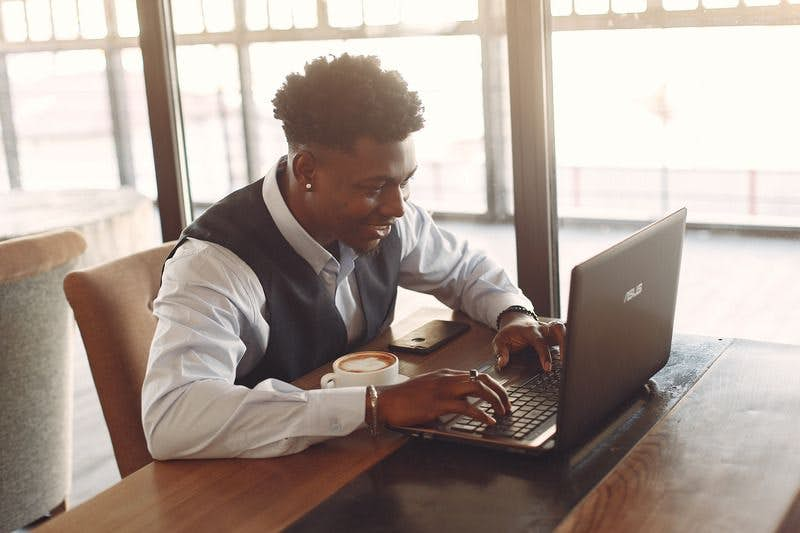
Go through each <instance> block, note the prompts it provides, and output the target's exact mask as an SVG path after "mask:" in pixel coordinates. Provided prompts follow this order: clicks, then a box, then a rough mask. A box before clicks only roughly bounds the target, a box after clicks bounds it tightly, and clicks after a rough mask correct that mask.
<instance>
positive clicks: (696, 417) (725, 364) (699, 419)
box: [557, 340, 800, 533]
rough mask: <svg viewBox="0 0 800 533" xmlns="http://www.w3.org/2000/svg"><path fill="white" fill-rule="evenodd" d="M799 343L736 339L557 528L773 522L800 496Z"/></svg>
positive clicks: (787, 521) (730, 527) (756, 527)
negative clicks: (792, 344) (791, 344)
mask: <svg viewBox="0 0 800 533" xmlns="http://www.w3.org/2000/svg"><path fill="white" fill-rule="evenodd" d="M798 420H800V347H798V346H790V345H781V344H768V343H760V342H752V341H743V340H737V341H736V342H734V343H733V344H732V345H731V347H730V348H728V350H727V351H726V352H725V353H724V354H722V356H720V358H719V359H718V360H717V362H716V363H715V364H714V365H713V366H712V367H711V369H710V370H709V371H708V372H707V373H706V374H705V375H704V376H703V377H702V378H701V380H700V381H699V382H698V383H697V385H695V387H694V388H693V389H692V390H691V391H689V393H687V395H686V396H685V397H684V398H683V399H682V400H681V402H679V403H678V405H677V406H676V407H675V408H674V409H673V411H672V412H671V413H670V414H669V415H668V416H667V417H666V418H664V419H663V420H662V421H661V422H659V423H658V424H657V425H656V426H655V427H654V428H653V429H652V430H651V431H650V432H649V433H648V434H647V435H646V436H645V438H644V439H642V441H640V442H639V444H637V446H636V447H635V448H633V449H632V450H631V451H630V453H628V455H627V456H626V457H625V458H624V459H623V460H622V461H621V462H620V464H619V465H617V467H616V468H615V469H614V470H612V471H611V472H610V473H609V474H608V476H606V477H605V478H604V479H603V480H602V481H601V482H600V483H599V484H598V485H597V486H596V487H595V488H594V489H593V490H592V491H591V492H590V493H589V494H587V495H586V497H585V498H584V499H583V500H582V501H581V502H580V503H579V504H578V505H577V506H576V507H575V509H573V511H572V512H571V513H570V514H569V515H568V516H567V517H566V518H565V520H564V521H563V522H562V524H561V525H560V526H559V528H558V529H557V531H559V532H562V533H564V532H571V531H593V532H603V531H614V532H619V531H748V532H758V531H775V530H776V529H778V528H779V527H781V523H782V522H783V524H784V526H786V525H791V524H792V523H795V522H794V521H795V520H796V519H795V518H793V517H796V516H797V509H794V507H796V506H797V505H798V504H799V503H800V502H798V501H797V500H795V496H796V494H797V493H798V489H800V452H798V450H799V449H800V448H798V442H800V422H798Z"/></svg>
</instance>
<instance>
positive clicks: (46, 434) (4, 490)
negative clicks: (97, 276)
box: [0, 230, 86, 531]
mask: <svg viewBox="0 0 800 533" xmlns="http://www.w3.org/2000/svg"><path fill="white" fill-rule="evenodd" d="M85 249H86V242H85V241H84V239H83V237H82V236H81V234H80V233H78V232H76V231H74V230H66V231H56V232H49V233H42V234H38V235H31V236H27V237H20V238H15V239H9V240H7V241H3V242H0V376H2V384H0V450H2V456H1V458H0V479H2V483H0V531H9V530H13V529H17V528H21V527H23V526H25V525H27V524H30V523H31V522H33V521H35V520H37V519H39V518H42V517H44V516H45V515H47V514H50V513H55V512H59V511H62V510H64V509H65V508H66V506H67V495H68V493H69V484H70V477H71V472H70V464H71V451H72V450H71V442H72V424H71V421H72V358H71V357H70V355H71V349H72V331H73V330H72V319H71V317H70V312H69V306H68V305H67V302H66V300H65V299H64V293H63V292H62V291H61V283H62V282H63V280H64V276H65V275H66V273H67V272H69V271H70V270H72V269H74V268H76V267H77V266H78V261H79V259H80V256H81V254H83V252H84V250H85Z"/></svg>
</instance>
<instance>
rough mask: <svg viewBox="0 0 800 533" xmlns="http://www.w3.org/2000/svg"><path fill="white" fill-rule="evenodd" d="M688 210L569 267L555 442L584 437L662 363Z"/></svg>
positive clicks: (567, 444) (563, 444) (565, 445)
mask: <svg viewBox="0 0 800 533" xmlns="http://www.w3.org/2000/svg"><path fill="white" fill-rule="evenodd" d="M685 227H686V208H682V209H680V210H678V211H676V212H674V213H672V214H671V215H668V216H666V217H664V218H662V219H661V220H659V221H657V222H655V223H653V224H651V225H649V226H647V227H645V228H643V229H641V230H639V231H637V232H636V233H634V234H633V235H631V236H630V237H628V238H626V239H625V240H623V241H622V242H620V243H618V244H616V245H614V246H612V247H611V248H609V249H607V250H605V251H604V252H601V253H599V254H598V255H596V256H594V257H592V258H591V259H588V260H587V261H584V262H583V263H581V264H579V265H577V266H575V267H574V268H573V269H572V276H571V280H570V295H569V310H568V314H567V339H566V347H565V349H566V354H565V364H564V368H563V370H562V376H561V393H560V399H559V409H558V430H557V433H556V446H557V447H558V448H560V449H569V448H572V447H574V446H576V445H578V444H581V443H582V442H584V441H585V440H586V439H587V438H588V437H589V436H590V435H592V434H593V433H594V432H596V430H597V429H598V428H599V427H600V426H602V425H603V424H604V423H605V422H607V421H608V416H609V415H610V414H611V413H613V412H614V411H615V410H616V409H617V408H618V407H619V406H620V405H622V404H623V403H624V402H625V401H626V400H628V399H630V398H631V396H633V395H634V394H635V393H636V392H637V391H638V390H640V389H641V387H642V385H643V384H644V383H646V382H647V380H648V379H650V377H651V376H653V374H655V373H656V372H658V371H659V370H660V369H661V368H663V367H664V365H665V364H666V363H667V360H668V358H669V354H670V349H671V346H672V328H673V324H674V319H675V302H676V299H677V293H678V277H679V273H680V265H681V253H682V250H683V236H684V231H685Z"/></svg>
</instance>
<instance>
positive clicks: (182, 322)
mask: <svg viewBox="0 0 800 533" xmlns="http://www.w3.org/2000/svg"><path fill="white" fill-rule="evenodd" d="M273 104H274V105H275V117H276V118H277V119H279V120H281V121H282V122H283V128H284V131H285V133H286V139H287V142H288V154H287V155H286V156H285V157H282V158H280V159H279V161H278V163H277V164H276V165H275V166H274V167H273V168H272V169H271V170H270V171H269V173H268V174H267V176H266V177H265V178H264V179H263V180H259V181H257V182H255V183H252V184H250V185H248V186H246V187H244V188H243V189H240V190H238V191H235V192H234V193H232V194H231V195H229V196H228V197H226V198H225V199H223V200H221V201H220V202H218V203H217V204H215V205H213V206H212V207H211V208H209V209H208V210H207V211H206V212H205V213H204V214H203V215H202V216H201V217H199V218H198V219H197V220H196V221H195V222H194V223H193V224H191V225H190V226H189V227H188V228H187V229H186V230H185V231H184V234H183V238H182V239H181V241H180V242H179V244H178V246H177V247H176V248H175V250H173V253H172V254H171V256H170V257H169V258H168V260H167V262H166V264H165V266H164V273H163V278H162V286H161V290H160V291H159V294H158V297H157V299H156V301H155V303H154V313H155V315H156V317H157V318H158V325H157V328H156V333H155V337H154V339H153V345H152V348H151V352H150V359H149V363H148V369H147V375H146V377H145V381H144V387H143V390H142V415H143V425H144V429H145V434H146V436H147V441H148V446H149V448H150V453H151V454H152V455H153V457H155V458H157V459H168V458H190V457H268V456H277V455H283V454H289V453H295V452H298V451H301V450H303V449H305V448H306V447H308V446H309V445H311V444H313V443H315V442H318V441H320V440H323V439H326V438H329V437H333V436H339V435H346V434H348V433H350V432H352V431H353V430H355V429H357V428H358V427H359V426H361V425H362V424H364V423H367V424H370V423H371V422H374V421H375V420H377V421H378V424H379V425H383V424H395V425H409V424H416V423H424V422H428V421H431V420H433V419H434V418H436V417H437V416H439V415H442V414H445V413H463V414H467V415H469V416H471V417H473V418H476V419H480V420H482V421H485V422H487V423H490V424H491V423H494V419H493V418H492V417H491V416H490V415H489V414H487V413H485V412H483V411H481V410H479V409H477V408H476V407H474V406H472V405H470V404H469V403H468V402H467V401H466V399H465V398H466V397H467V396H476V397H481V398H483V399H485V400H487V401H489V402H490V403H491V405H492V406H493V409H494V413H495V414H500V415H502V414H505V413H506V412H507V411H508V409H510V404H509V400H508V396H507V395H506V393H505V390H504V389H503V387H502V386H500V385H499V384H498V383H497V382H496V381H494V380H493V379H491V378H490V377H489V376H488V375H485V374H480V375H478V376H477V378H476V379H475V378H474V377H473V378H471V377H470V375H469V374H468V373H467V372H464V371H455V370H440V371H437V372H432V373H429V374H426V375H423V376H419V377H416V378H414V379H411V380H408V381H406V382H405V383H402V384H398V385H393V386H386V387H379V388H378V390H377V391H376V392H377V393H378V394H377V401H374V400H375V398H374V394H372V391H368V390H367V389H366V388H365V387H349V388H340V389H326V390H312V391H303V390H301V389H298V388H296V387H294V386H292V385H290V384H289V383H288V382H290V381H292V380H294V379H296V378H298V377H299V376H301V375H303V374H305V373H307V372H309V371H310V370H313V369H314V368H317V367H319V366H321V365H323V364H329V363H330V362H331V361H332V360H333V359H335V358H336V357H338V356H340V355H342V354H343V353H347V352H348V351H351V350H352V349H354V348H355V347H357V346H359V345H360V344H363V343H364V342H367V341H368V340H370V339H372V338H374V337H375V336H377V335H378V334H379V333H380V332H381V331H382V330H383V329H384V328H385V327H387V326H388V324H389V323H390V322H391V320H392V317H393V314H394V303H395V297H396V294H397V287H398V285H400V286H404V287H407V288H410V289H414V290H418V291H422V292H426V293H429V294H433V295H435V296H436V297H437V298H439V300H441V301H442V302H444V303H446V304H447V305H449V306H450V307H452V308H454V309H460V310H463V311H464V312H466V313H467V314H469V315H470V316H471V317H472V318H474V319H475V320H479V321H481V322H484V323H486V324H488V325H490V326H492V327H498V329H499V331H498V333H497V335H496V337H495V339H494V346H495V350H496V353H497V354H498V363H499V364H501V365H504V364H506V363H507V362H508V358H509V354H510V353H511V352H513V351H516V350H518V349H520V348H522V347H524V346H526V345H532V346H534V347H535V348H536V350H537V352H538V353H539V356H540V359H541V362H542V364H543V366H544V367H545V368H546V369H549V366H550V364H551V363H550V359H549V352H548V345H550V344H562V343H563V337H564V328H563V325H561V324H554V325H548V324H544V323H540V322H538V320H537V319H536V317H535V314H534V313H533V307H532V305H531V303H530V301H528V300H527V298H525V297H524V296H523V295H522V294H521V293H520V291H519V289H517V288H516V287H514V285H513V284H512V283H511V282H510V281H509V279H508V277H507V276H506V274H505V273H504V272H503V270H502V269H501V268H499V267H498V266H497V265H496V264H494V263H493V262H492V261H490V260H489V259H488V258H486V257H485V256H484V255H483V254H481V253H478V252H474V251H472V250H470V249H469V247H468V246H467V245H466V244H465V243H463V242H461V241H458V240H457V239H456V238H455V237H454V236H453V235H451V234H450V233H448V232H447V231H444V230H442V229H441V228H438V227H437V226H436V224H435V223H434V222H433V221H432V219H431V217H430V216H429V215H428V214H427V213H426V212H425V211H424V210H422V209H420V208H419V207H417V206H415V205H414V204H411V203H409V202H407V199H408V194H409V189H410V185H409V181H410V180H411V178H412V176H413V175H414V173H415V172H416V170H417V163H416V158H415V155H414V142H413V139H412V137H411V133H413V132H414V131H417V130H419V129H421V128H422V124H423V119H422V106H421V104H420V101H419V99H418V97H417V94H416V93H415V92H411V91H409V90H408V88H407V86H406V83H405V81H403V79H402V78H401V77H400V75H399V74H398V73H397V72H394V71H383V70H381V68H380V62H379V61H378V59H377V58H375V57H356V56H349V55H347V54H344V55H342V56H341V57H338V58H333V59H326V58H319V59H317V60H315V61H313V62H311V63H309V64H307V65H306V67H305V73H304V74H303V75H301V74H292V75H290V76H288V77H287V79H286V82H285V83H284V85H283V87H281V89H280V90H279V91H278V93H277V94H276V96H275V99H274V100H273ZM368 392H369V393H370V394H368ZM372 429H375V428H372Z"/></svg>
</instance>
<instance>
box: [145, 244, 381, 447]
mask: <svg viewBox="0 0 800 533" xmlns="http://www.w3.org/2000/svg"><path fill="white" fill-rule="evenodd" d="M265 305H266V304H265V303H264V296H263V289H262V287H261V285H260V283H259V282H258V279H257V278H256V276H255V274H254V273H253V271H252V270H251V269H250V268H249V267H247V265H246V264H245V263H244V262H242V261H241V260H240V259H239V258H238V257H237V256H235V255H234V254H233V253H232V252H230V251H228V250H226V249H225V248H223V247H221V246H218V245H212V244H211V243H204V242H202V241H193V240H190V241H189V242H187V243H185V244H184V245H182V246H181V247H180V248H179V249H178V250H177V252H176V254H175V256H174V257H173V258H171V259H170V260H169V261H167V263H166V265H165V268H164V274H163V279H162V285H161V289H160V291H159V293H158V296H157V298H156V300H155V302H154V308H153V312H154V314H155V316H156V318H157V319H158V323H157V325H156V331H155V336H154V338H153V344H152V346H151V349H150V356H149V360H148V365H147V373H146V376H145V380H144V385H143V388H142V424H143V427H144V432H145V437H146V439H147V445H148V449H149V450H150V454H151V455H152V456H153V457H154V458H156V459H176V458H216V457H271V456H278V455H286V454H290V453H295V452H299V451H301V450H304V449H305V448H307V447H308V446H310V445H312V444H314V443H316V442H319V441H321V440H324V439H326V438H328V437H333V436H341V435H347V434H348V433H350V432H352V431H353V430H355V429H357V428H358V427H359V426H360V425H361V424H362V423H363V420H364V409H365V408H364V403H365V400H364V398H365V388H364V387H349V388H339V389H326V390H311V391H305V390H302V389H300V388H297V387H295V386H293V385H291V384H289V383H285V382H282V381H279V380H276V379H267V380H265V381H263V382H261V383H259V384H258V385H257V386H256V387H254V388H253V389H249V388H247V387H244V386H240V385H235V384H234V380H235V377H236V368H237V366H238V365H239V364H240V363H241V362H242V360H243V359H244V358H245V357H251V356H259V355H260V356H262V357H263V354H264V349H265V347H266V344H267V342H268V340H269V324H268V323H267V322H266V320H265V319H264V316H265V315H264V314H263V313H264V306H265ZM251 352H254V353H251ZM258 352H260V354H259V353H258Z"/></svg>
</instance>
